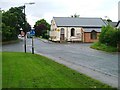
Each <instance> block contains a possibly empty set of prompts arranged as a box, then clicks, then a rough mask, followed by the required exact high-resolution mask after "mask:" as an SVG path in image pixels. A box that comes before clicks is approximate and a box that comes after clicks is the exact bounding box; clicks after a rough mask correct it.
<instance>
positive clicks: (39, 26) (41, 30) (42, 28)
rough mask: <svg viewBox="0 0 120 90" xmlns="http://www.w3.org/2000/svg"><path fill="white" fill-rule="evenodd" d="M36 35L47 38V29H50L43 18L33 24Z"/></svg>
mask: <svg viewBox="0 0 120 90" xmlns="http://www.w3.org/2000/svg"><path fill="white" fill-rule="evenodd" d="M34 28H35V32H36V36H42V37H43V38H48V37H49V36H48V35H47V30H50V24H49V23H47V21H46V20H45V19H40V20H38V21H37V22H36V23H35V25H34Z"/></svg>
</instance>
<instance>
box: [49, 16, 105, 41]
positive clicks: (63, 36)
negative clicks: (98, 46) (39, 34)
mask: <svg viewBox="0 0 120 90" xmlns="http://www.w3.org/2000/svg"><path fill="white" fill-rule="evenodd" d="M102 26H106V23H105V22H104V21H103V20H102V19H101V18H82V17H80V18H74V17H53V19H52V21H51V30H50V40H51V41H56V42H57V41H58V42H65V41H67V42H69V41H70V42H71V41H72V42H74V41H75V42H76V41H78V42H96V41H98V35H99V34H100V32H101V28H102Z"/></svg>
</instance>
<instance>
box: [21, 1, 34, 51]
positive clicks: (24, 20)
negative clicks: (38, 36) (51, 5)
mask: <svg viewBox="0 0 120 90" xmlns="http://www.w3.org/2000/svg"><path fill="white" fill-rule="evenodd" d="M26 4H29V5H32V4H35V3H34V2H30V3H24V6H23V7H24V29H25V30H24V32H25V36H24V50H25V53H26V32H27V31H26V21H25V5H26Z"/></svg>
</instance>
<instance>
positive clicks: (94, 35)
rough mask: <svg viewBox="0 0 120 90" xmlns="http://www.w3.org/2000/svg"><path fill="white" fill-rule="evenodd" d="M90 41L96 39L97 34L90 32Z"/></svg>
mask: <svg viewBox="0 0 120 90" xmlns="http://www.w3.org/2000/svg"><path fill="white" fill-rule="evenodd" d="M91 39H97V32H96V31H95V30H93V31H92V32H91Z"/></svg>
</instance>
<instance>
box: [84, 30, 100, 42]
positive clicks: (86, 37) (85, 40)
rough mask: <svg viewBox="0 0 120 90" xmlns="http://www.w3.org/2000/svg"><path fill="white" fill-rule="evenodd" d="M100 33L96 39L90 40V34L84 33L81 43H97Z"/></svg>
mask: <svg viewBox="0 0 120 90" xmlns="http://www.w3.org/2000/svg"><path fill="white" fill-rule="evenodd" d="M99 34H100V33H97V39H91V33H89V32H88V33H87V32H85V33H84V41H83V42H97V41H98V35H99Z"/></svg>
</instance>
